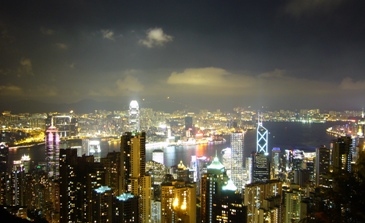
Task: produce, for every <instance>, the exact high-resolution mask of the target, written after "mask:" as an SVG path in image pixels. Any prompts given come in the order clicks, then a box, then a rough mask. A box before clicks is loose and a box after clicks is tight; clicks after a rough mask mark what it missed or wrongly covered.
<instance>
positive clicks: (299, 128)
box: [9, 122, 336, 166]
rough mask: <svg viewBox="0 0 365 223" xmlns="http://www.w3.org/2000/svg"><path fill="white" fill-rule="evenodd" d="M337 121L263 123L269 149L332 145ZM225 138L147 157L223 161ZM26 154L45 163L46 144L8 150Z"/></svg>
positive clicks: (248, 144) (111, 147) (249, 142)
mask: <svg viewBox="0 0 365 223" xmlns="http://www.w3.org/2000/svg"><path fill="white" fill-rule="evenodd" d="M334 125H336V123H325V124H301V123H275V122H268V123H264V126H265V127H266V128H267V129H268V130H269V131H270V134H269V150H270V148H273V147H280V148H282V149H293V148H311V149H312V148H315V147H318V146H319V145H322V144H324V145H327V146H328V145H329V143H330V141H331V140H332V139H333V136H330V135H327V134H326V132H325V130H326V128H328V127H330V126H334ZM225 138H226V140H227V141H226V143H224V144H216V145H213V144H200V145H184V146H168V147H166V148H163V147H162V148H161V147H155V148H148V149H146V160H147V161H149V160H152V152H153V150H155V149H162V150H163V151H164V164H165V165H166V166H174V165H177V164H178V163H179V162H180V160H182V161H183V163H184V165H185V166H189V165H190V161H191V156H193V155H196V156H198V157H199V156H206V157H213V156H215V154H217V155H218V157H219V158H220V160H221V158H222V157H221V151H222V149H224V148H227V147H230V139H229V137H225ZM255 141H256V131H255V130H252V131H248V132H247V133H246V134H245V137H244V157H247V156H250V154H251V152H253V151H254V150H255V147H256V146H255ZM76 145H81V140H80V141H74V142H72V143H70V144H69V145H68V146H76ZM101 149H102V152H101V157H105V156H106V155H107V153H108V152H113V151H119V150H120V142H118V141H112V142H107V141H102V142H101ZM23 155H30V157H31V160H32V161H34V162H35V163H38V162H43V161H44V158H45V146H44V145H40V146H34V147H28V148H18V149H16V150H10V151H9V161H11V162H12V161H13V160H19V159H20V158H21V157H22V156H23Z"/></svg>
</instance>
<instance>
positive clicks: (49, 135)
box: [45, 124, 60, 179]
mask: <svg viewBox="0 0 365 223" xmlns="http://www.w3.org/2000/svg"><path fill="white" fill-rule="evenodd" d="M45 144H46V163H47V172H48V177H49V178H54V179H58V177H59V175H60V168H59V159H60V136H59V135H58V130H57V128H56V127H54V126H53V124H52V125H51V126H50V127H49V128H48V129H47V131H46V138H45Z"/></svg>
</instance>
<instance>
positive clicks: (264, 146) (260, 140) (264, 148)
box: [256, 115, 269, 156]
mask: <svg viewBox="0 0 365 223" xmlns="http://www.w3.org/2000/svg"><path fill="white" fill-rule="evenodd" d="M268 138H269V131H268V130H267V129H266V128H265V127H264V126H263V125H262V117H260V115H259V116H258V120H257V130H256V139H257V141H256V152H257V153H261V152H262V153H264V154H265V155H266V156H267V155H268V154H269V150H268V147H269V145H268V141H269V140H268Z"/></svg>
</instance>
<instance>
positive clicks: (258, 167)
mask: <svg viewBox="0 0 365 223" xmlns="http://www.w3.org/2000/svg"><path fill="white" fill-rule="evenodd" d="M251 176H252V183H257V182H267V181H269V180H270V163H269V157H268V156H266V155H265V154H264V153H252V174H251Z"/></svg>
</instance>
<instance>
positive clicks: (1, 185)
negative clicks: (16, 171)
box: [0, 143, 9, 205]
mask: <svg viewBox="0 0 365 223" xmlns="http://www.w3.org/2000/svg"><path fill="white" fill-rule="evenodd" d="M8 157H9V147H8V146H7V145H5V144H4V143H0V205H7V203H6V182H7V180H8V176H9V174H8Z"/></svg>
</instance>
